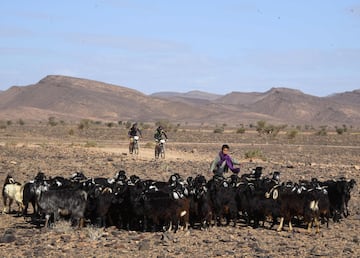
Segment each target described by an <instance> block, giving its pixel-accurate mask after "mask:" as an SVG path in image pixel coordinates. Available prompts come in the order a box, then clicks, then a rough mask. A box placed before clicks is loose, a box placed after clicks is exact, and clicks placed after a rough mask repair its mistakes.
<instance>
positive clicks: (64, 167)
mask: <svg viewBox="0 0 360 258" xmlns="http://www.w3.org/2000/svg"><path fill="white" fill-rule="evenodd" d="M68 132H69V131H68V128H67V129H63V130H61V129H59V128H49V127H41V128H36V127H35V128H28V129H24V128H20V129H19V128H17V127H16V128H10V127H9V128H6V129H2V131H0V185H3V182H4V179H5V177H6V175H7V174H8V173H10V174H12V175H13V177H14V178H15V179H16V180H17V181H19V182H22V183H24V182H26V181H28V180H31V179H32V178H33V177H34V176H35V175H36V173H37V172H38V171H39V170H41V171H43V172H45V174H46V175H48V176H55V175H62V176H65V177H67V176H70V175H71V174H73V173H74V172H76V171H82V172H83V173H84V174H85V175H86V176H88V177H94V176H104V177H113V176H114V174H115V173H116V172H117V171H119V170H120V169H124V170H125V171H126V172H127V174H128V175H132V174H136V175H138V176H140V177H141V178H152V179H157V180H167V179H168V178H169V176H170V175H171V174H172V173H174V172H177V173H179V174H180V175H181V176H183V177H184V178H186V177H187V176H195V175H197V174H203V175H205V176H206V177H207V178H210V177H211V175H210V174H209V173H208V168H209V164H210V161H211V160H212V159H213V157H214V156H215V155H216V153H217V152H218V151H219V148H220V146H221V145H222V144H223V143H225V142H226V143H229V144H230V147H231V152H232V155H233V156H234V157H236V158H238V159H239V160H241V161H242V167H241V172H240V173H247V172H248V171H249V170H250V169H252V168H255V167H256V166H259V165H260V166H263V167H264V174H267V173H270V172H273V171H280V172H281V180H282V181H287V180H293V181H297V180H300V179H311V178H312V177H318V178H319V179H321V180H327V179H333V178H334V179H336V178H340V177H346V178H347V179H352V178H353V179H355V180H356V181H357V182H358V184H359V182H360V158H359V157H360V147H359V146H360V136H359V134H356V133H352V134H346V135H336V134H332V135H327V136H314V135H313V134H300V135H298V136H297V137H296V138H295V139H292V140H289V139H288V138H287V137H285V136H284V135H279V136H277V137H276V138H273V139H271V138H267V137H259V136H258V135H257V134H256V133H251V132H246V133H245V134H236V133H231V132H227V133H224V134H214V133H213V132H211V131H210V132H202V131H201V130H196V131H193V132H186V131H185V130H183V131H178V132H177V133H170V134H169V136H170V141H169V142H168V143H167V156H166V158H165V159H164V160H154V158H153V148H152V147H153V145H152V143H151V137H150V135H151V132H149V133H148V135H147V134H146V132H145V136H144V139H142V142H141V144H140V147H141V149H140V155H139V156H138V157H135V156H130V155H128V154H127V148H126V147H127V146H126V144H127V142H126V141H125V140H126V139H125V138H121V136H119V135H121V133H119V132H118V131H114V129H106V128H105V129H103V130H95V129H94V130H93V131H91V130H88V131H87V132H86V133H85V132H81V133H78V132H77V131H75V134H73V133H68ZM251 151H253V153H255V154H256V155H254V156H253V157H248V156H247V155H246V154H249V153H250V152H251ZM13 207H14V208H15V205H13ZM349 207H350V213H351V215H350V216H349V217H348V218H346V219H343V220H342V221H341V222H340V223H333V222H331V223H330V225H329V228H326V226H325V225H322V226H321V229H320V233H319V234H315V230H314V231H313V233H311V234H307V233H306V229H304V228H300V227H295V231H294V232H288V231H286V230H287V227H285V231H282V232H277V231H276V228H273V229H269V228H268V227H267V225H266V227H264V228H262V227H260V228H257V229H253V228H251V227H248V226H246V225H243V224H239V225H238V226H236V227H230V226H228V227H212V228H210V229H209V230H205V231H202V230H198V229H190V230H189V231H185V232H184V231H180V232H177V233H169V232H157V233H150V232H146V233H142V232H132V231H125V230H119V229H117V228H115V227H110V228H106V229H99V228H94V227H92V226H87V227H85V228H83V229H82V230H78V229H74V228H71V227H70V225H69V224H68V223H67V222H66V221H59V222H58V223H56V225H55V227H54V228H51V229H47V230H45V229H43V228H41V229H39V228H37V227H36V226H34V225H33V224H31V223H29V221H28V220H26V219H24V218H23V217H19V216H17V215H16V214H15V213H12V214H1V215H0V256H1V257H35V256H36V257H46V256H48V257H216V256H220V257H295V256H296V257H325V256H326V257H360V237H359V236H358V230H359V228H360V193H359V188H358V186H357V187H356V188H355V189H354V191H353V192H352V197H351V200H350V204H349ZM0 209H1V210H3V204H2V203H1V204H0Z"/></svg>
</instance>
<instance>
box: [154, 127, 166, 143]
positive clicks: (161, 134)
mask: <svg viewBox="0 0 360 258" xmlns="http://www.w3.org/2000/svg"><path fill="white" fill-rule="evenodd" d="M154 139H155V142H157V143H159V142H160V140H167V139H168V137H167V135H166V132H165V131H164V129H163V128H162V126H159V127H158V128H157V129H156V132H155V134H154Z"/></svg>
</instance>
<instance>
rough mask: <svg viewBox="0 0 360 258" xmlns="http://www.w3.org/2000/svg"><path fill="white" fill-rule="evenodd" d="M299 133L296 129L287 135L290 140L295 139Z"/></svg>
mask: <svg viewBox="0 0 360 258" xmlns="http://www.w3.org/2000/svg"><path fill="white" fill-rule="evenodd" d="M298 133H299V131H298V130H296V129H294V130H290V131H288V132H287V133H286V135H287V138H288V139H294V138H295V137H296V136H297V135H298Z"/></svg>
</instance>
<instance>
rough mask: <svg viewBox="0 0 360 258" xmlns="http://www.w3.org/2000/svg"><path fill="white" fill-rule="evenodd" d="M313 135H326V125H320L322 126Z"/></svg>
mask: <svg viewBox="0 0 360 258" xmlns="http://www.w3.org/2000/svg"><path fill="white" fill-rule="evenodd" d="M315 135H318V136H326V135H327V131H326V127H325V126H322V127H321V128H320V130H319V131H317V132H316V133H315Z"/></svg>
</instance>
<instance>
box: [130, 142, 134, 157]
mask: <svg viewBox="0 0 360 258" xmlns="http://www.w3.org/2000/svg"><path fill="white" fill-rule="evenodd" d="M129 153H130V154H133V153H134V143H133V142H130V143H129Z"/></svg>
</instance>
